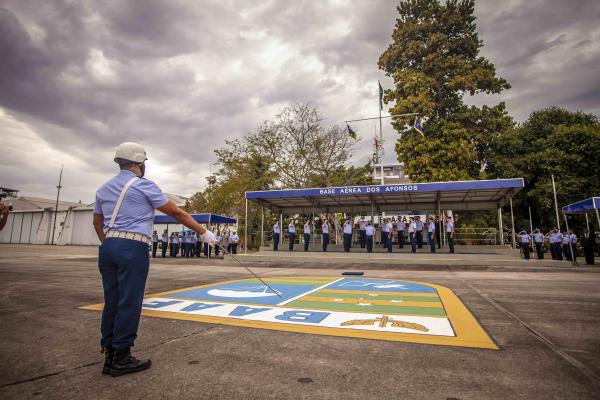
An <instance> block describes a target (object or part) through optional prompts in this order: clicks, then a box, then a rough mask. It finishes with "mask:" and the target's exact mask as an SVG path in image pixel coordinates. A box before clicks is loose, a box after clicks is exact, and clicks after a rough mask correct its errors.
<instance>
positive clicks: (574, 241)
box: [517, 229, 597, 265]
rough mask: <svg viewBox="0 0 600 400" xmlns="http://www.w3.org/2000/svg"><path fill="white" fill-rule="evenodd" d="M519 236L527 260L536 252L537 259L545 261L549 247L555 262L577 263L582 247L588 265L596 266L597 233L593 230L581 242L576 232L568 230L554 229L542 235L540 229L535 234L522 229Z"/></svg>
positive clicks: (522, 252)
mask: <svg viewBox="0 0 600 400" xmlns="http://www.w3.org/2000/svg"><path fill="white" fill-rule="evenodd" d="M517 236H518V237H519V244H520V248H521V254H522V255H523V257H524V258H525V259H529V258H530V257H531V253H532V252H534V251H535V253H536V255H537V258H538V259H539V260H543V259H544V253H545V252H546V249H547V247H548V248H549V249H550V254H551V256H552V259H553V260H558V261H561V260H567V261H573V262H576V261H577V253H578V250H579V247H580V245H581V247H582V250H583V255H584V257H585V260H586V264H588V265H593V264H594V253H595V250H596V248H597V246H596V233H595V232H594V231H593V230H589V231H588V232H587V233H586V234H584V235H583V236H582V237H581V242H580V241H579V238H578V236H577V235H576V234H575V232H573V231H571V230H566V229H562V230H558V229H553V230H551V231H549V232H547V233H546V234H544V233H542V231H541V230H540V229H535V230H534V231H533V232H529V231H528V230H526V229H522V230H521V232H519V233H518V235H517ZM546 245H548V246H546Z"/></svg>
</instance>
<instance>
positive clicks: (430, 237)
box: [427, 232, 435, 253]
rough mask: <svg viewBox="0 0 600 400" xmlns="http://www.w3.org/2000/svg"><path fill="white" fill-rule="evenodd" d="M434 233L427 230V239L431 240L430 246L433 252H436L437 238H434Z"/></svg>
mask: <svg viewBox="0 0 600 400" xmlns="http://www.w3.org/2000/svg"><path fill="white" fill-rule="evenodd" d="M432 236H433V234H432V233H431V232H427V241H428V242H429V248H430V249H431V252H432V253H435V239H432Z"/></svg>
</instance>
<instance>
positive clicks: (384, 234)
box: [381, 231, 388, 248]
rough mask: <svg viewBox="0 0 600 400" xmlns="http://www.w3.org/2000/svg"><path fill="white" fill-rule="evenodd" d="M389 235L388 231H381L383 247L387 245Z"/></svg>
mask: <svg viewBox="0 0 600 400" xmlns="http://www.w3.org/2000/svg"><path fill="white" fill-rule="evenodd" d="M387 237H388V233H387V232H384V231H381V246H382V247H384V248H385V247H387Z"/></svg>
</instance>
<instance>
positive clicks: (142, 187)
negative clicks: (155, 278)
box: [93, 142, 214, 377]
mask: <svg viewBox="0 0 600 400" xmlns="http://www.w3.org/2000/svg"><path fill="white" fill-rule="evenodd" d="M146 160H147V158H146V151H145V150H144V148H143V147H142V146H140V145H139V144H137V143H131V142H126V143H122V144H121V145H119V146H118V147H117V150H116V152H115V157H114V161H115V162H116V163H117V164H119V167H120V169H121V171H120V172H119V173H118V174H117V175H116V176H115V177H113V178H112V179H110V180H109V181H108V182H106V183H105V184H104V185H102V186H101V187H100V188H99V189H98V190H97V191H96V201H95V204H94V216H93V224H94V229H95V231H96V234H97V235H98V239H100V242H101V243H102V244H101V245H100V248H99V254H98V267H99V269H100V274H101V276H102V286H103V289H104V308H103V311H102V323H101V329H100V332H101V340H100V344H101V346H102V349H103V351H104V353H105V359H104V365H103V368H102V373H103V374H110V375H111V376H113V377H116V376H120V375H123V374H127V373H132V372H139V371H143V370H145V369H147V368H149V367H150V364H151V361H150V360H138V359H137V358H135V357H134V356H133V355H131V347H132V346H133V345H134V341H135V338H136V337H137V330H138V325H139V320H140V313H141V310H142V301H143V297H144V288H145V285H146V278H147V277H148V269H149V266H150V257H149V254H148V246H149V245H150V243H151V240H152V239H151V238H150V235H151V232H152V223H153V221H154V210H155V209H159V210H160V211H162V212H163V213H165V214H166V215H169V216H171V217H173V218H175V219H176V220H178V221H179V222H181V223H182V224H184V225H185V226H187V227H189V228H190V229H194V230H195V231H196V232H198V233H199V234H202V235H204V238H205V240H206V241H207V242H214V236H212V235H211V234H210V232H206V230H205V229H204V228H203V227H202V226H200V225H199V224H198V223H196V221H194V220H193V219H192V217H191V216H190V215H189V214H188V213H186V212H185V211H183V210H182V209H180V208H179V207H177V206H176V205H175V203H174V202H173V201H171V200H169V199H167V197H166V196H165V195H164V194H163V192H162V191H161V190H160V188H159V187H158V186H157V185H156V184H155V183H154V182H152V181H150V180H147V179H142V178H143V177H144V172H145V164H144V163H145V161H146Z"/></svg>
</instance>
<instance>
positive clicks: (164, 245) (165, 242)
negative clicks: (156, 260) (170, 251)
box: [160, 229, 169, 258]
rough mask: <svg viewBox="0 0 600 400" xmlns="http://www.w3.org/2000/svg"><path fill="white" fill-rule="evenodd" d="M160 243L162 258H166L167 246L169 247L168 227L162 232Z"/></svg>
mask: <svg viewBox="0 0 600 400" xmlns="http://www.w3.org/2000/svg"><path fill="white" fill-rule="evenodd" d="M160 245H161V247H160V250H161V251H162V258H165V257H166V256H167V247H169V231H167V230H166V229H165V230H164V232H163V234H162V237H161V243H160Z"/></svg>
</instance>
